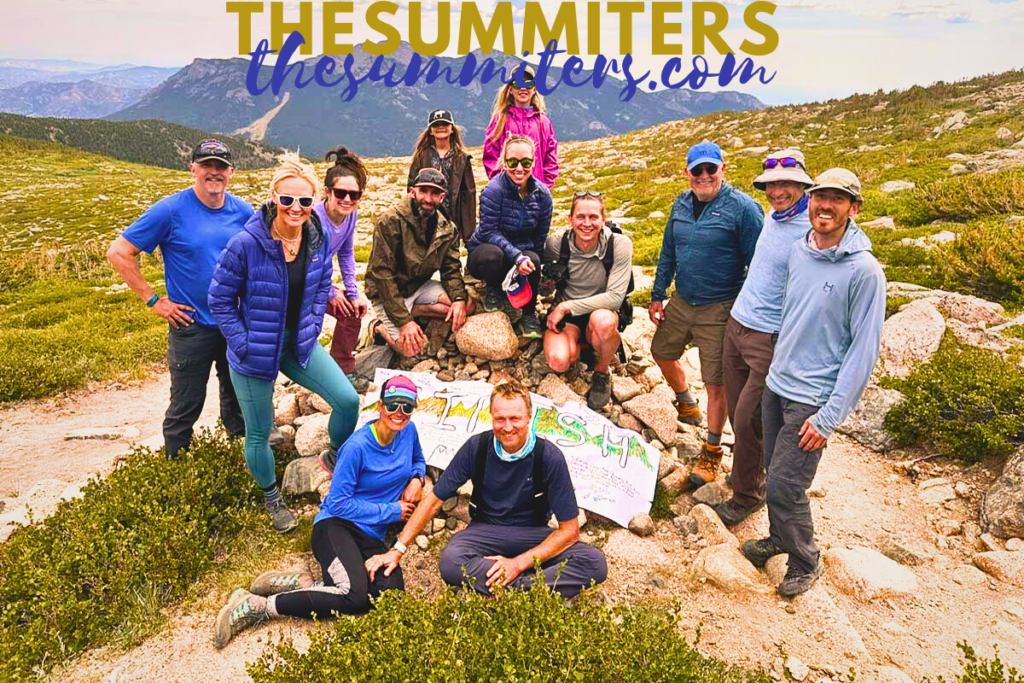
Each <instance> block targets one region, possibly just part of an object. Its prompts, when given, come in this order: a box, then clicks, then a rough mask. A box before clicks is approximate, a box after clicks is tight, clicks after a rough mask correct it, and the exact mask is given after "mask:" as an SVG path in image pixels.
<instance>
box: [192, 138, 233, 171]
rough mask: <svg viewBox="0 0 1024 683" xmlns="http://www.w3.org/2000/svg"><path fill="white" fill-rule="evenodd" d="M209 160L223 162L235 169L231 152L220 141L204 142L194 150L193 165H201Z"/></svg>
mask: <svg viewBox="0 0 1024 683" xmlns="http://www.w3.org/2000/svg"><path fill="white" fill-rule="evenodd" d="M209 159H216V160H217V161H223V162H224V163H225V164H227V165H228V166H230V167H232V168H234V167H235V162H233V161H232V160H231V150H230V149H228V146H227V145H225V144H224V143H223V142H221V141H220V140H203V141H202V142H200V143H199V144H198V145H196V146H195V147H193V148H192V163H193V164H199V163H202V162H204V161H207V160H209Z"/></svg>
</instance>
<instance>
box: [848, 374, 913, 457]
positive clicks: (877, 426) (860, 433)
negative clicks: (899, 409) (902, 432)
mask: <svg viewBox="0 0 1024 683" xmlns="http://www.w3.org/2000/svg"><path fill="white" fill-rule="evenodd" d="M905 400H906V396H904V395H903V394H901V393H900V392H898V391H896V390H895V389H883V388H881V387H879V386H878V385H876V384H870V385H868V388H867V389H865V390H864V394H863V395H861V397H860V401H858V403H857V405H856V406H855V407H854V409H853V411H852V412H851V413H850V416H849V417H848V418H846V420H845V421H844V422H843V423H842V424H841V425H839V427H838V428H837V429H836V431H838V432H840V433H842V434H846V435H847V436H849V437H850V438H852V439H853V440H854V441H856V442H857V443H859V444H861V445H862V446H867V447H868V448H870V449H871V450H873V451H876V452H878V453H885V452H886V451H889V450H891V449H892V448H893V446H894V445H895V444H896V439H895V438H894V437H893V436H892V434H890V433H889V432H887V431H886V430H885V428H884V427H883V426H882V425H883V423H884V421H885V416H886V415H888V414H889V411H890V410H892V408H893V407H894V406H897V405H899V404H900V403H903V401H905Z"/></svg>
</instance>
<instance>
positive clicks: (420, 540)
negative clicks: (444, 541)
mask: <svg viewBox="0 0 1024 683" xmlns="http://www.w3.org/2000/svg"><path fill="white" fill-rule="evenodd" d="M416 546H417V547H418V548H419V549H420V550H426V549H428V548H429V547H430V539H429V538H427V537H426V536H424V535H423V534H420V535H419V536H417V537H416Z"/></svg>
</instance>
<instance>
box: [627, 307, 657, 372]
mask: <svg viewBox="0 0 1024 683" xmlns="http://www.w3.org/2000/svg"><path fill="white" fill-rule="evenodd" d="M657 329H658V328H657V327H655V325H654V323H652V322H651V319H650V317H649V316H648V315H647V310H646V309H644V308H640V307H637V308H636V310H634V311H633V322H631V323H630V324H629V326H628V327H627V328H626V329H625V330H623V331H622V339H623V340H624V341H625V342H626V343H627V344H628V345H629V348H631V349H642V350H643V355H642V356H641V358H643V359H644V360H643V362H644V363H648V361H649V360H650V357H649V353H650V348H651V340H652V339H654V332H655V331H656V330H657ZM646 367H650V365H649V364H648V365H646V366H645V368H646Z"/></svg>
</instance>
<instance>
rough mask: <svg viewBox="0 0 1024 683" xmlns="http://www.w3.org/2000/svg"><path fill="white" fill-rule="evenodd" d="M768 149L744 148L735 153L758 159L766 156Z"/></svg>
mask: <svg viewBox="0 0 1024 683" xmlns="http://www.w3.org/2000/svg"><path fill="white" fill-rule="evenodd" d="M770 149H771V147H745V148H744V149H741V150H740V151H738V152H736V153H737V154H739V155H741V156H745V157H759V156H761V155H763V154H766V153H767V152H768V150H770Z"/></svg>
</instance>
